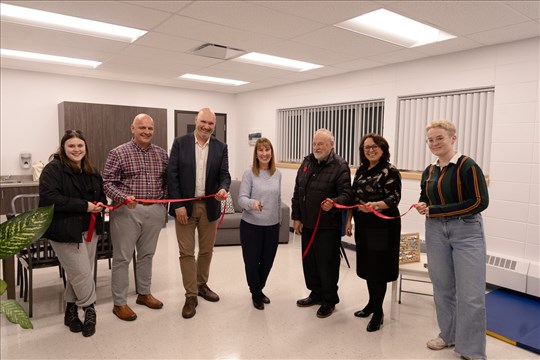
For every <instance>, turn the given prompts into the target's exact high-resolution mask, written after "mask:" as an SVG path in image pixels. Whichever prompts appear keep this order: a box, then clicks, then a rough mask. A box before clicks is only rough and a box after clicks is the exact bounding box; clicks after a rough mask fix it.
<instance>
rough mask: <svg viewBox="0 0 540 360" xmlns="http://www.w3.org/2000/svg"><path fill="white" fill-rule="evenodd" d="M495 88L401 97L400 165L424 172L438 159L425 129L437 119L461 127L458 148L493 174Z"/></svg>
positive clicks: (397, 149)
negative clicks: (432, 151)
mask: <svg viewBox="0 0 540 360" xmlns="http://www.w3.org/2000/svg"><path fill="white" fill-rule="evenodd" d="M494 95H495V90H494V88H482V89H473V90H466V91H458V92H449V93H444V94H431V95H421V96H415V97H400V98H399V100H398V124H397V137H396V138H397V147H396V167H397V168H398V169H400V170H409V171H422V170H424V169H425V167H426V166H427V165H428V164H429V163H431V162H432V161H433V159H434V157H433V155H432V154H431V151H430V150H429V148H428V146H427V145H426V142H425V139H426V134H425V128H426V125H428V124H429V123H431V122H432V121H433V120H441V119H446V120H450V121H452V122H453V123H454V124H455V126H456V128H457V141H456V144H455V149H456V150H458V151H459V152H461V153H463V154H465V155H467V156H470V157H471V158H473V159H474V160H475V161H476V162H477V163H478V164H479V165H480V167H481V168H482V170H483V171H484V173H485V174H488V173H489V160H490V158H489V154H490V149H491V129H492V124H493V98H494Z"/></svg>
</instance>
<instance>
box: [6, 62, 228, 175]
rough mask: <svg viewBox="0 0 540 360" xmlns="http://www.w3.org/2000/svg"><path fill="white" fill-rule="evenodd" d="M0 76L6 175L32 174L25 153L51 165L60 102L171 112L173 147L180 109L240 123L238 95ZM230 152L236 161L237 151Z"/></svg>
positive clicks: (12, 74)
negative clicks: (21, 162)
mask: <svg viewBox="0 0 540 360" xmlns="http://www.w3.org/2000/svg"><path fill="white" fill-rule="evenodd" d="M0 76H1V89H0V90H1V94H2V95H1V104H0V111H1V113H0V114H1V119H0V136H1V137H0V140H1V143H0V151H1V162H0V174H2V175H23V174H26V175H28V174H31V170H24V169H22V168H21V167H20V166H19V154H20V153H21V152H29V153H31V154H32V160H42V161H43V162H44V163H47V160H48V158H49V156H50V155H51V154H52V153H53V152H55V151H56V150H57V148H58V143H59V139H58V131H59V130H58V104H59V103H61V102H63V101H74V102H89V103H99V104H113V105H128V106H142V107H157V108H165V109H167V119H168V121H167V128H168V138H167V142H168V148H169V149H170V147H171V146H172V142H173V140H174V110H190V111H198V110H199V109H201V108H203V107H210V108H212V109H213V110H214V111H216V112H220V113H226V114H227V122H228V124H232V126H233V127H234V126H235V125H234V124H235V123H236V122H237V119H236V114H237V112H236V106H235V98H234V95H228V94H219V93H211V92H203V91H192V90H184V89H177V88H172V87H163V86H153V85H142V84H134V83H126V82H119V81H104V80H98V79H90V78H81V77H73V76H62V75H54V74H45V73H37V72H28V71H18V70H8V69H2V70H1V72H0ZM229 126H231V125H229ZM129 131H130V130H129V128H126V132H129ZM227 136H228V139H227V140H228V142H229V143H232V144H234V143H235V142H236V139H235V133H234V132H229V133H228V134H227ZM169 149H167V150H169ZM230 152H231V153H230V155H229V156H230V158H231V159H234V158H235V156H236V153H235V151H234V148H232V149H231V150H230ZM233 170H234V162H232V164H231V171H233Z"/></svg>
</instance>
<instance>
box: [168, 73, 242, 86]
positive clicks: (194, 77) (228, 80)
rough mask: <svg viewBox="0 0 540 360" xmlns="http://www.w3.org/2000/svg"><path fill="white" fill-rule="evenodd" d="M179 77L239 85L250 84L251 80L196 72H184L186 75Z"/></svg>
mask: <svg viewBox="0 0 540 360" xmlns="http://www.w3.org/2000/svg"><path fill="white" fill-rule="evenodd" d="M178 78H179V79H185V80H193V81H202V82H208V83H213V84H219V85H233V86H238V85H244V84H249V82H247V81H240V80H232V79H223V78H218V77H212V76H204V75H195V74H184V75H181V76H179V77H178Z"/></svg>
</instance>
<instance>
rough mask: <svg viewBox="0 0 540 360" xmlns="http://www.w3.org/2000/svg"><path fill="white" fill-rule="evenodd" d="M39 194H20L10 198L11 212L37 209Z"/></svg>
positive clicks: (16, 212)
mask: <svg viewBox="0 0 540 360" xmlns="http://www.w3.org/2000/svg"><path fill="white" fill-rule="evenodd" d="M38 206H39V194H20V195H17V196H15V197H14V198H13V199H11V212H12V213H13V214H14V215H17V214H22V213H23V212H26V211H29V210H34V209H37V208H38Z"/></svg>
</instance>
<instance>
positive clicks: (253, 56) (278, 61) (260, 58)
mask: <svg viewBox="0 0 540 360" xmlns="http://www.w3.org/2000/svg"><path fill="white" fill-rule="evenodd" d="M233 61H239V62H244V63H249V64H255V65H263V66H268V67H273V68H277V69H283V70H290V71H307V70H312V69H318V68H321V67H322V65H317V64H312V63H308V62H304V61H298V60H291V59H287V58H283V57H279V56H273V55H266V54H260V53H256V52H250V53H248V54H245V55H242V56H240V57H237V58H236V59H233Z"/></svg>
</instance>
